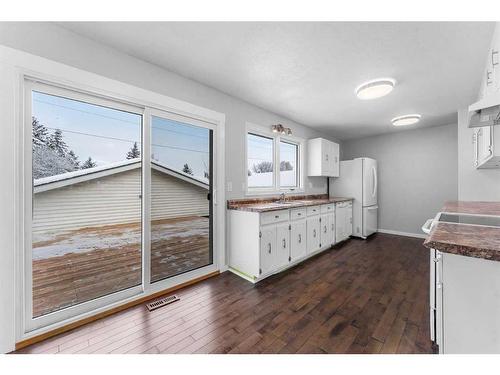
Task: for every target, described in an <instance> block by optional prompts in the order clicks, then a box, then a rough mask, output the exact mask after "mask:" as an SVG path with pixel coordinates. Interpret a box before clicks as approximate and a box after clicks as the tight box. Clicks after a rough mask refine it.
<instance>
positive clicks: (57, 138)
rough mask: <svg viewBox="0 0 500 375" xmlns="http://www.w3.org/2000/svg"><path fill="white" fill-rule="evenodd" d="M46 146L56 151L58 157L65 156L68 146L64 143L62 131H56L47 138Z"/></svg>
mask: <svg viewBox="0 0 500 375" xmlns="http://www.w3.org/2000/svg"><path fill="white" fill-rule="evenodd" d="M47 145H48V146H49V147H50V148H51V149H52V150H54V151H56V152H57V153H58V154H59V155H60V156H66V153H67V151H68V145H67V144H66V142H64V140H63V135H62V131H61V130H60V129H56V130H55V131H54V133H53V134H52V135H51V136H50V137H49V139H48V142H47Z"/></svg>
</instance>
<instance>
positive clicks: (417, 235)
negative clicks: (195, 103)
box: [377, 229, 427, 238]
mask: <svg viewBox="0 0 500 375" xmlns="http://www.w3.org/2000/svg"><path fill="white" fill-rule="evenodd" d="M377 232H380V233H386V234H395V235H397V236H405V237H415V238H427V235H425V234H424V233H408V232H399V231H397V230H389V229H378V230H377Z"/></svg>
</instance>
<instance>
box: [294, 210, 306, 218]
mask: <svg viewBox="0 0 500 375" xmlns="http://www.w3.org/2000/svg"><path fill="white" fill-rule="evenodd" d="M305 217H306V209H305V208H295V209H293V210H290V220H298V219H303V218H305Z"/></svg>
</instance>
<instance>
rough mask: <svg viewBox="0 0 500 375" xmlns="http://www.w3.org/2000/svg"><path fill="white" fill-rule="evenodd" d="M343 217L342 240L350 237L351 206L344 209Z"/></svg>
mask: <svg viewBox="0 0 500 375" xmlns="http://www.w3.org/2000/svg"><path fill="white" fill-rule="evenodd" d="M344 215H345V227H344V238H348V237H349V236H352V205H349V206H347V207H346V208H344Z"/></svg>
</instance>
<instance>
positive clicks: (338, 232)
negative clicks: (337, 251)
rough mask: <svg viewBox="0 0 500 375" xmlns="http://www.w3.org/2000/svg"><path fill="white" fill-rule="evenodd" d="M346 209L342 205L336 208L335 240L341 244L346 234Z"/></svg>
mask: <svg viewBox="0 0 500 375" xmlns="http://www.w3.org/2000/svg"><path fill="white" fill-rule="evenodd" d="M345 223H346V217H345V208H344V207H343V206H341V205H337V207H335V240H336V242H340V241H342V240H343V239H344V235H345V234H344V233H345Z"/></svg>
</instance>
